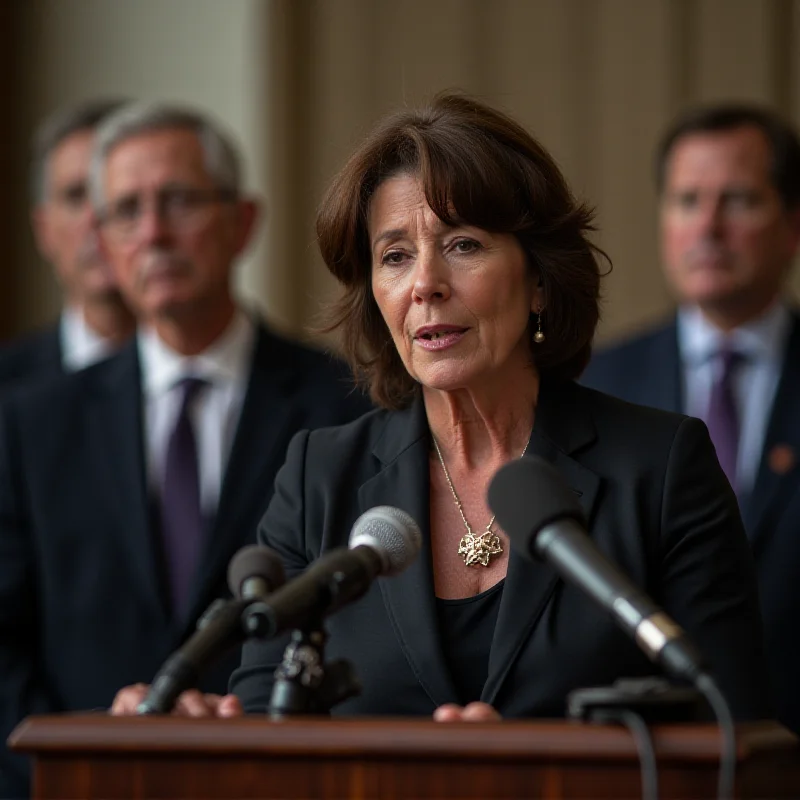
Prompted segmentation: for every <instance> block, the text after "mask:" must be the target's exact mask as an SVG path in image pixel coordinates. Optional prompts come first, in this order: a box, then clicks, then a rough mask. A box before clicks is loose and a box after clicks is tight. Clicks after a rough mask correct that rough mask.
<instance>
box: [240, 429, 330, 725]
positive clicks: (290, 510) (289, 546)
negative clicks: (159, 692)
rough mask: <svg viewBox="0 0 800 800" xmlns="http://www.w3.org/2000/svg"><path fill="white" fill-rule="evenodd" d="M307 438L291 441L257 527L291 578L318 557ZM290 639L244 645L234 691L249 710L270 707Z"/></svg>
mask: <svg viewBox="0 0 800 800" xmlns="http://www.w3.org/2000/svg"><path fill="white" fill-rule="evenodd" d="M308 437H309V432H308V431H301V432H300V433H298V434H296V435H295V436H294V438H293V439H292V441H291V442H290V444H289V449H288V451H287V455H286V462H285V464H284V465H283V466H282V467H281V469H280V471H279V472H278V476H277V478H276V479H275V493H274V494H273V496H272V500H271V501H270V504H269V507H268V508H267V512H266V514H265V515H264V518H263V519H262V520H261V524H260V525H259V526H258V543H259V544H263V545H267V546H268V547H271V548H272V549H273V550H276V551H277V552H278V554H279V555H280V557H281V560H282V561H283V566H284V569H285V570H286V579H287V580H291V579H292V578H294V577H295V576H297V575H299V574H300V573H301V572H302V571H303V570H304V569H305V568H306V567H307V566H308V564H309V563H310V562H311V561H313V560H314V558H315V557H316V555H315V554H312V553H310V552H308V549H307V546H306V544H305V541H304V538H305V537H304V532H305V513H306V498H305V492H304V479H305V463H306V450H307V447H308ZM288 643H289V635H288V634H287V635H283V636H279V637H277V638H275V639H272V640H270V641H261V640H256V639H251V640H249V641H248V642H247V643H246V644H245V645H244V647H243V648H242V664H241V666H240V667H239V668H238V669H237V670H236V671H235V672H234V673H233V675H232V676H231V680H230V691H231V692H233V693H234V694H235V695H236V696H237V697H238V698H239V699H240V700H241V702H242V705H243V707H244V710H245V711H246V712H248V713H264V712H265V711H266V710H267V706H268V705H269V700H270V695H271V693H272V684H273V674H274V672H275V669H276V668H277V666H278V664H279V663H280V661H281V657H282V655H283V651H284V649H285V648H286V645H287V644H288Z"/></svg>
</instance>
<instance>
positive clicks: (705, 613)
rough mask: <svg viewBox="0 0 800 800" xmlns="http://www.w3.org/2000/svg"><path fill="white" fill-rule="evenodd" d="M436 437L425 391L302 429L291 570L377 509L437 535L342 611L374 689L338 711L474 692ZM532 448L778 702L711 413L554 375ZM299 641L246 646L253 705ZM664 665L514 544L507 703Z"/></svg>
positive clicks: (647, 574)
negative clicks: (439, 484)
mask: <svg viewBox="0 0 800 800" xmlns="http://www.w3.org/2000/svg"><path fill="white" fill-rule="evenodd" d="M40 424H41V423H40ZM430 448H431V438H430V426H429V424H428V420H427V417H426V414H425V407H424V403H423V402H422V400H421V399H415V401H414V402H413V403H412V404H411V405H410V406H409V408H407V409H404V410H402V411H384V410H380V411H374V412H372V413H370V414H366V415H364V416H363V417H361V418H360V419H359V420H357V421H355V422H352V423H350V424H349V425H342V426H340V427H338V428H325V429H323V430H315V431H312V432H311V433H306V432H303V433H299V434H297V435H296V436H295V438H294V440H293V441H292V444H291V445H290V446H289V450H288V454H287V458H286V463H285V464H284V466H283V467H282V468H281V470H280V472H279V473H278V476H277V478H276V482H275V491H274V494H273V495H272V500H271V502H270V505H269V510H268V511H267V513H266V516H265V517H264V519H263V521H262V523H261V525H260V527H259V539H260V541H261V543H262V544H266V545H269V546H270V547H272V548H273V549H275V550H277V551H278V553H279V554H280V556H281V559H282V560H283V564H284V567H285V569H286V574H287V577H289V578H292V577H294V576H295V575H298V574H300V573H301V572H302V571H303V570H305V569H306V568H307V567H308V565H309V564H310V563H311V562H313V561H314V560H315V559H317V558H319V556H320V555H321V554H322V553H326V552H329V551H330V550H332V549H334V548H336V547H345V546H346V545H347V541H348V537H349V534H350V529H351V528H352V526H353V524H354V523H355V521H356V519H357V518H358V516H359V515H360V514H362V513H363V512H364V511H366V510H367V509H370V508H372V507H374V506H381V505H385V506H395V507H396V508H400V509H402V510H403V511H405V512H406V513H408V514H410V515H411V517H412V518H414V519H415V520H416V521H417V523H418V524H419V526H420V529H421V531H422V536H423V542H425V544H424V545H423V547H422V548H421V550H420V552H419V554H418V555H417V558H416V559H414V561H412V562H411V564H410V565H409V566H408V567H407V568H406V569H405V570H404V571H403V572H401V573H400V574H399V575H394V576H391V577H388V576H387V577H384V578H378V580H376V581H373V583H372V585H371V586H370V588H369V589H368V590H367V592H366V594H365V595H364V596H363V597H361V598H360V599H359V600H358V602H356V603H351V604H349V605H347V606H345V607H343V608H341V609H340V610H339V611H337V612H336V613H335V614H333V615H331V616H330V617H329V618H328V619H327V620H326V624H325V625H326V628H327V630H328V633H329V636H330V638H329V639H328V642H327V645H326V649H327V657H328V658H329V659H336V658H345V659H347V660H348V661H350V662H351V663H352V664H353V666H354V668H355V670H356V673H357V674H358V677H359V679H360V680H361V684H362V687H363V689H362V692H361V694H360V695H358V696H357V697H352V698H350V699H349V700H346V701H344V702H343V703H341V704H340V705H338V706H336V707H335V708H334V709H333V713H334V714H336V715H348V714H369V715H382V716H396V715H424V716H429V715H431V714H433V712H434V710H435V709H436V707H437V706H440V705H442V704H445V703H457V702H458V699H459V698H458V693H457V691H456V687H455V686H454V682H453V679H452V677H451V675H450V670H449V669H448V668H447V663H446V661H445V658H444V654H443V648H442V639H441V635H440V632H439V624H438V617H437V612H436V597H435V592H434V580H433V575H434V571H433V564H432V556H431V548H430V546H429V543H430V525H429V520H430ZM84 449H85V447H84ZM527 452H528V453H530V454H533V455H537V456H540V457H542V458H545V459H546V460H547V461H549V462H550V463H552V464H553V465H554V466H555V467H556V468H557V469H558V470H559V472H560V473H561V474H562V476H563V477H564V480H566V481H567V483H568V484H569V486H570V488H571V489H572V490H573V491H574V492H575V495H576V497H578V498H579V499H580V503H581V509H582V510H583V513H584V515H585V517H586V519H587V520H588V523H589V535H590V536H591V538H592V540H593V541H594V543H595V544H596V545H597V546H598V547H599V548H600V550H601V551H602V552H603V553H604V554H605V555H606V556H607V557H608V558H611V559H612V560H613V561H615V562H616V563H617V564H618V565H619V567H620V568H621V569H622V570H624V571H625V572H626V573H627V574H628V575H629V576H630V578H631V579H632V580H633V581H634V582H635V583H636V584H637V585H638V586H640V587H642V589H643V590H644V591H646V592H647V593H649V594H650V595H651V597H652V598H653V599H654V600H655V602H657V603H658V604H659V605H661V606H662V607H663V609H664V611H665V612H666V613H667V614H669V615H670V616H671V617H672V618H673V619H674V620H675V621H676V622H677V623H678V624H679V625H680V626H681V627H682V628H683V629H684V630H685V631H686V633H687V635H688V636H689V637H691V638H692V639H693V640H694V641H695V642H697V644H698V646H702V647H703V651H704V653H705V655H706V657H707V659H708V662H709V665H710V669H711V670H712V672H713V674H714V675H715V676H716V677H717V680H718V683H719V686H720V688H721V690H722V691H723V692H724V693H725V695H726V696H727V697H728V701H729V703H730V705H731V707H732V709H733V713H734V715H735V716H736V717H737V718H738V719H742V720H745V719H763V718H765V717H769V716H770V704H769V700H768V690H767V689H766V686H767V678H766V675H765V669H764V661H763V653H762V649H761V635H762V633H761V625H760V618H759V613H758V598H757V594H756V587H755V575H754V572H753V563H752V555H751V553H750V549H749V545H748V543H747V539H746V538H745V535H744V531H743V530H742V523H741V519H740V517H739V512H738V508H737V505H736V497H735V495H734V494H733V492H732V491H731V487H730V484H729V483H728V482H727V480H726V478H725V474H724V473H723V472H722V469H721V468H720V466H719V463H718V462H717V459H716V456H715V454H714V446H713V445H712V444H711V440H710V438H709V436H708V431H707V430H706V428H705V426H704V425H703V423H702V422H700V421H699V420H697V419H693V418H691V417H680V416H678V415H677V414H668V413H665V412H663V411H656V410H654V409H650V408H643V407H637V406H633V405H629V404H627V403H624V402H622V401H621V400H617V399H615V398H613V397H609V396H607V395H603V394H601V393H600V392H594V391H592V390H590V389H587V388H585V387H582V386H578V385H576V384H574V383H561V382H558V381H554V380H552V379H548V378H543V379H542V383H541V388H540V391H539V398H538V402H537V406H536V422H535V424H534V429H533V434H532V435H531V440H530V442H529V445H528V450H527ZM62 473H63V470H62ZM59 475H60V476H61V478H62V479H63V474H61V473H59ZM56 483H58V482H57V481H56ZM2 485H3V484H2V483H0V487H2ZM59 485H60V484H59ZM43 502H44V501H43ZM45 505H47V503H45ZM0 541H2V540H0ZM2 563H3V562H2V560H1V559H0V564H2ZM287 641H288V636H285V637H277V638H275V639H270V640H261V639H257V640H256V639H253V640H250V641H248V642H247V643H246V644H245V646H244V649H243V655H242V665H241V667H240V668H239V669H238V670H237V671H236V672H235V673H234V674H233V676H232V678H231V690H232V691H233V692H235V693H236V694H237V695H238V696H239V698H240V699H241V700H242V703H243V705H244V707H245V709H246V710H247V711H248V712H260V711H263V710H265V709H266V708H267V707H268V706H269V700H270V695H271V692H272V685H273V676H274V672H275V668H276V667H277V666H278V665H279V664H280V662H281V658H282V656H283V650H284V648H285V646H286V644H287ZM658 671H659V670H658V667H657V666H655V665H654V664H652V663H651V662H650V661H649V660H648V659H647V657H646V656H645V655H644V653H642V651H641V650H639V648H638V647H637V646H636V643H635V642H634V641H633V640H632V639H629V638H628V637H627V636H626V635H625V634H624V633H623V632H622V631H621V630H620V628H619V627H617V625H616V624H615V623H614V621H613V620H612V619H611V618H609V616H608V615H607V614H606V613H605V612H603V611H602V610H601V609H599V608H598V607H596V606H595V604H594V603H593V602H592V601H591V600H590V599H588V598H587V596H586V595H585V594H584V593H583V592H582V591H580V590H579V589H577V588H574V587H572V586H570V585H567V584H565V583H563V582H562V581H561V580H560V579H559V578H558V576H557V574H556V573H555V571H554V570H553V568H552V567H550V566H549V565H548V564H547V563H545V562H540V561H537V562H533V561H529V560H528V559H526V558H525V557H523V556H522V555H521V554H520V553H519V552H515V550H514V548H513V547H512V548H511V549H510V550H509V557H508V570H507V572H506V578H505V582H504V585H503V592H502V600H501V602H500V608H499V610H498V613H497V622H496V623H495V626H494V636H493V637H492V640H491V645H490V648H489V665H488V675H487V678H486V682H485V684H484V686H483V692H482V693H481V699H482V700H483V701H484V702H486V703H490V704H491V705H493V706H494V707H495V708H496V709H497V711H498V712H499V713H500V714H501V715H502V716H504V717H558V716H563V714H564V709H565V706H566V698H567V695H568V694H569V692H571V691H572V690H573V689H576V688H579V687H582V686H603V685H606V684H609V683H613V682H614V681H615V680H616V679H617V678H620V677H640V676H645V675H652V674H657V673H658Z"/></svg>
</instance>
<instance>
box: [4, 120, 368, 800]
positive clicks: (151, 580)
mask: <svg viewBox="0 0 800 800" xmlns="http://www.w3.org/2000/svg"><path fill="white" fill-rule="evenodd" d="M91 193H92V200H93V203H94V205H95V208H96V219H97V229H98V233H99V240H100V246H101V247H102V250H103V253H104V255H105V256H106V258H107V260H108V262H109V264H110V265H111V266H112V267H113V270H114V275H115V278H116V280H117V282H118V285H119V287H120V289H121V291H122V293H123V295H124V296H125V298H126V300H127V301H128V302H129V303H130V306H131V307H132V308H135V309H136V310H137V313H138V314H139V317H140V325H139V328H138V332H137V335H136V336H135V337H134V340H133V341H132V342H131V343H130V344H129V345H127V346H125V347H124V348H123V349H122V350H121V351H120V353H118V354H117V355H115V356H113V357H111V358H110V359H108V360H106V361H103V362H101V363H99V364H95V365H94V366H92V367H89V368H87V369H84V370H82V371H80V372H76V373H73V374H71V375H66V376H61V377H60V378H58V379H57V380H53V381H51V382H49V383H47V384H38V385H36V386H27V387H24V388H20V389H18V390H16V391H15V392H10V393H9V394H8V395H7V397H4V398H3V399H2V402H0V736H1V737H2V738H3V740H4V739H5V737H6V736H7V735H8V733H9V731H10V730H11V728H13V726H14V725H15V724H16V723H17V722H18V721H19V720H20V719H22V718H23V717H24V716H26V715H27V714H31V713H35V712H39V713H41V712H54V711H66V710H75V709H90V708H97V707H105V706H109V705H110V704H111V701H112V700H113V698H114V694H115V692H116V691H117V689H119V688H120V687H121V686H125V685H127V684H131V683H136V682H140V681H141V682H145V681H146V682H149V681H151V680H152V678H153V676H154V675H155V673H156V671H157V670H158V668H159V666H160V665H161V664H162V663H163V662H164V660H165V659H166V658H167V657H168V655H169V654H170V653H171V652H172V651H174V650H175V649H176V648H177V647H179V646H180V644H181V643H182V642H183V641H184V640H185V639H186V638H187V637H188V636H189V635H190V634H191V633H192V632H193V631H194V629H195V625H196V623H197V620H198V618H199V617H200V615H201V614H202V613H203V611H204V610H205V609H206V608H207V607H208V606H209V604H210V603H211V602H212V601H213V600H214V599H215V598H218V597H220V596H224V595H226V594H227V586H226V568H227V565H228V562H229V561H230V559H231V557H232V556H233V554H234V553H235V552H236V551H237V550H238V549H239V548H240V547H242V546H243V545H245V544H248V543H252V542H253V541H254V540H255V533H256V527H257V524H258V522H259V520H260V518H261V516H262V514H263V512H264V510H265V509H266V506H267V504H268V502H269V499H270V495H271V492H272V487H273V481H274V478H275V474H276V472H277V470H278V468H279V467H280V466H281V464H282V463H283V460H284V456H285V452H286V448H287V445H288V443H289V440H290V439H291V437H292V436H293V435H294V433H295V432H297V431H298V430H300V429H303V428H313V427H317V426H322V425H334V424H340V423H342V422H346V421H348V420H349V419H352V418H354V417H356V416H358V415H359V414H360V413H362V412H363V411H365V410H367V408H368V407H369V406H368V403H367V402H366V400H365V399H364V398H363V396H362V395H360V394H359V393H357V392H355V391H354V390H353V381H352V378H351V377H350V378H349V379H348V377H347V376H346V375H345V370H344V368H343V366H342V365H341V364H340V363H339V362H337V361H335V360H333V359H331V358H330V357H328V356H327V355H325V354H323V353H320V352H317V351H313V350H311V349H309V348H306V347H304V346H301V345H299V344H295V343H292V342H289V341H287V340H285V339H283V338H281V337H279V336H278V335H276V334H275V333H273V332H271V331H269V330H268V329H267V328H266V327H265V326H264V325H263V324H262V323H261V322H259V321H258V320H257V319H256V318H255V317H254V315H252V314H249V313H248V312H247V311H245V310H244V309H243V308H241V306H240V305H239V304H238V303H237V301H236V300H235V298H234V296H233V294H232V278H233V268H234V264H235V263H236V261H237V260H238V257H239V256H240V255H241V253H242V252H243V251H244V249H245V248H246V246H247V244H248V242H249V240H250V238H251V235H252V233H253V231H254V229H255V225H256V218H257V210H258V209H257V204H256V203H255V202H254V201H253V200H252V199H250V198H248V197H246V196H245V195H244V194H243V191H242V186H241V179H240V167H239V158H238V155H237V153H236V150H235V149H234V147H233V145H232V144H231V143H230V142H229V141H228V139H227V137H226V136H225V135H224V134H223V133H222V132H221V131H220V130H219V129H218V128H217V126H216V125H214V124H213V123H211V122H210V121H209V120H208V119H206V118H205V117H203V116H201V115H199V114H197V113H194V112H191V111H186V110H182V109H178V108H172V107H163V106H132V107H129V108H125V109H122V110H121V111H119V112H117V113H116V114H114V115H113V116H111V117H110V118H108V119H107V120H106V121H105V123H104V124H103V125H102V126H101V128H100V129H99V130H98V132H97V135H96V142H95V149H94V154H93V161H92V170H91ZM237 663H238V653H231V654H230V656H229V657H228V658H226V659H222V660H221V661H220V662H219V663H217V664H216V665H215V667H214V668H213V669H212V670H210V671H209V672H208V673H207V674H206V675H204V676H203V680H202V682H201V684H200V687H201V688H203V689H204V690H206V691H211V692H219V693H224V692H225V691H226V688H227V680H228V676H229V674H230V673H231V671H232V669H233V668H234V666H236V665H237ZM0 770H3V771H4V778H5V780H6V786H5V787H3V790H4V791H5V792H6V795H11V796H13V795H14V793H15V792H16V793H19V792H20V788H21V787H23V789H24V781H25V778H24V764H22V762H21V761H20V760H19V759H13V758H12V757H11V756H10V755H9V754H6V755H5V758H4V759H3V760H0ZM0 780H2V777H0Z"/></svg>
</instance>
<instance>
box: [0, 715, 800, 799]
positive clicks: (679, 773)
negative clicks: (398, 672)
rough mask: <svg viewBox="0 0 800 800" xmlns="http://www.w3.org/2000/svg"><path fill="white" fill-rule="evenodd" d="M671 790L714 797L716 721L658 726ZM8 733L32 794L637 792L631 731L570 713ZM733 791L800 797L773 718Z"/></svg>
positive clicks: (758, 734)
mask: <svg viewBox="0 0 800 800" xmlns="http://www.w3.org/2000/svg"><path fill="white" fill-rule="evenodd" d="M653 738H654V743H655V749H656V754H657V759H658V774H659V786H660V795H659V796H660V797H661V798H665V799H666V798H682V800H686V798H714V797H715V796H716V785H717V784H716V781H717V772H718V766H719V754H720V740H719V735H718V732H717V729H716V728H715V727H713V726H710V725H663V726H657V727H655V728H654V729H653ZM9 742H10V744H11V746H12V747H13V748H14V749H15V750H18V751H22V752H25V753H29V754H30V755H31V756H32V757H33V772H34V784H33V786H34V788H33V797H34V798H42V800H44V798H58V799H59V800H72V799H73V798H81V800H84V798H104V800H118V799H120V798H192V800H205V799H206V798H208V799H210V798H286V799H288V798H315V800H316V798H320V800H322V799H324V798H336V800H343V798H365V799H366V798H398V800H399V798H414V800H418V799H420V800H421V799H422V798H481V800H488V799H489V798H514V800H521V798H609V799H611V798H613V800H623V798H629V797H630V798H634V797H640V792H641V779H640V772H639V759H638V755H637V751H636V747H635V746H634V742H633V739H632V737H631V734H630V733H629V732H628V731H627V730H625V729H623V728H616V727H612V726H595V725H588V724H580V723H571V722H563V721H553V722H521V721H520V722H517V721H505V722H500V723H485V724H476V723H472V724H469V723H457V724H437V723H434V722H432V721H429V720H419V719H413V720H409V719H364V718H361V719H351V720H338V719H327V718H325V719H322V718H313V719H311V718H310V719H303V720H290V721H285V722H270V721H268V720H266V719H262V718H254V717H247V718H240V719H235V720H215V719H187V718H181V717H125V718H120V717H109V716H106V715H102V714H82V715H64V716H52V717H30V718H28V719H26V720H24V721H23V722H22V723H20V725H19V726H18V727H17V729H16V730H15V731H14V733H13V734H12V735H11V737H10V739H9ZM736 796H737V797H741V798H756V797H757V798H766V797H768V798H778V797H786V798H789V797H791V798H798V797H800V744H798V739H797V738H796V737H794V736H792V735H791V734H790V733H789V732H788V731H786V730H785V729H784V728H781V727H779V726H777V725H774V724H772V723H756V724H751V725H744V726H740V727H739V729H738V747H737V780H736Z"/></svg>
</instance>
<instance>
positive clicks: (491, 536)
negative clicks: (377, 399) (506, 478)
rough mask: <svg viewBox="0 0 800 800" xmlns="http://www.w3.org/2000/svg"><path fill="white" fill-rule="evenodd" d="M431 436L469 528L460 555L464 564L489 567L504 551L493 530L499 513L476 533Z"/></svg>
mask: <svg viewBox="0 0 800 800" xmlns="http://www.w3.org/2000/svg"><path fill="white" fill-rule="evenodd" d="M431 438H432V439H433V446H434V447H435V448H436V455H437V456H439V463H440V464H441V465H442V471H443V472H444V477H445V478H446V479H447V485H448V486H449V487H450V492H451V494H452V495H453V500H454V501H455V504H456V508H457V509H458V513H459V514H461V519H462V520H463V522H464V527H465V528H466V529H467V532H466V534H464V536H462V537H461V541H460V542H459V543H458V555H460V556H461V558H463V559H464V564H465V565H466V566H468V567H476V566H478V565H480V566H482V567H488V566H489V562H490V561H491V560H492V558H493V557H494V556H498V555H500V554H501V553H502V552H503V545H502V544H500V537H499V536H498V535H497V534H496V533H495V532H494V531H493V530H492V525H494V520H495V517H496V516H497V515H496V514H493V515H492V518H491V519H490V520H489V524H488V525H487V526H486V530H485V531H484V532H483V533H475V531H474V530H473V529H472V526H471V525H470V524H469V522H468V521H467V517H466V514H464V506H463V505H462V504H461V498H459V496H458V494H456V487H455V486H453V481H452V480H451V479H450V473H449V472H448V471H447V464H445V463H444V458H443V457H442V451H441V450H440V449H439V442H437V441H436V437H435V436H434V435H433V434H431ZM529 441H530V437H529V438H528V442H529ZM528 442H526V443H525V447H524V448H523V449H522V453H521V454H520V458H522V456H524V455H525V451H526V450H527V449H528Z"/></svg>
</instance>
